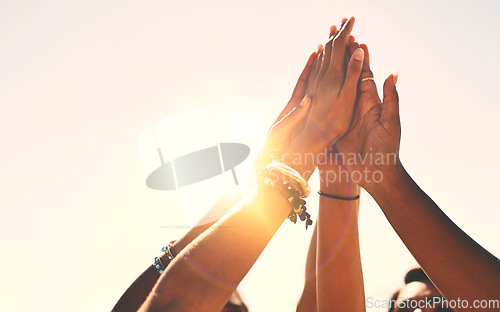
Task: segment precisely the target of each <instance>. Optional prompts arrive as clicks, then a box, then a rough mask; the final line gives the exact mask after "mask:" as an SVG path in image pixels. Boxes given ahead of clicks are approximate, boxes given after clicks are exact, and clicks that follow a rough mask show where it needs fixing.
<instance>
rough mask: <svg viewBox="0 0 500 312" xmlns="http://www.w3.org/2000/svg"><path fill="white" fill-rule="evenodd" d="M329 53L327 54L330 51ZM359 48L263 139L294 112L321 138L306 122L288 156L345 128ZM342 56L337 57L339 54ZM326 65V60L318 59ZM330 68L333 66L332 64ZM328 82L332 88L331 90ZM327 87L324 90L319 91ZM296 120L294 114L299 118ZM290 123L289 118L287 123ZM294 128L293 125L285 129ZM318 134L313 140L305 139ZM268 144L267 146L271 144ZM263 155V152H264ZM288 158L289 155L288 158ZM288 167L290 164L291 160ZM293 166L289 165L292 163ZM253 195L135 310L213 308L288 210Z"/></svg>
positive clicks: (261, 191) (261, 193)
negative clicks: (318, 125)
mask: <svg viewBox="0 0 500 312" xmlns="http://www.w3.org/2000/svg"><path fill="white" fill-rule="evenodd" d="M353 22H354V20H352V21H351V22H350V23H347V24H346V25H347V27H346V28H345V31H344V35H341V36H339V40H338V41H336V42H338V46H343V47H344V51H340V50H339V48H337V53H342V55H344V54H345V53H346V52H345V43H346V41H347V38H348V36H349V33H350V31H351V30H352V25H353ZM332 53H333V52H332ZM362 57H363V52H358V53H357V54H356V55H355V56H354V57H353V59H352V60H351V62H350V63H349V66H348V67H347V69H345V68H341V71H342V70H344V71H343V72H341V73H340V74H339V75H341V76H338V75H337V74H331V75H327V74H329V73H330V72H329V71H328V69H326V68H325V70H324V72H323V73H324V74H325V76H324V77H322V78H321V79H319V80H318V83H319V84H320V85H324V86H325V88H324V89H321V90H317V92H316V93H315V94H314V95H313V96H312V101H309V102H308V103H304V105H303V106H299V107H296V108H295V109H294V111H291V112H290V114H288V115H286V117H285V118H284V119H283V120H281V121H280V122H278V123H277V124H275V125H274V126H273V128H272V129H271V133H270V135H269V138H273V140H276V141H275V142H280V138H282V137H283V136H280V135H275V133H284V134H286V133H289V131H286V130H287V129H290V124H288V121H287V120H293V119H294V118H295V117H294V116H295V115H297V116H302V117H304V116H305V114H307V116H308V118H313V119H315V120H320V119H321V120H323V119H326V120H323V121H322V122H323V123H324V126H325V128H324V130H326V132H327V134H328V135H327V136H324V135H323V133H321V134H320V135H319V137H318V133H317V132H318V130H317V128H316V125H314V124H311V123H306V125H305V126H304V127H303V130H302V132H301V133H300V135H299V136H297V137H294V140H293V142H292V143H291V145H290V146H289V147H287V148H286V152H287V153H291V154H292V155H297V154H298V155H304V154H307V153H312V154H318V153H319V152H320V151H321V150H322V149H324V148H325V147H326V146H327V145H328V144H330V141H331V140H332V139H333V140H335V138H340V137H341V136H342V135H343V133H345V132H346V131H347V127H345V126H344V123H345V119H347V120H350V119H351V116H352V111H353V109H354V100H355V94H356V87H357V80H358V78H359V73H360V71H361V64H362ZM342 59H343V58H342ZM322 65H326V66H327V67H328V66H329V65H330V64H326V63H323V64H322ZM331 65H332V70H334V69H333V68H334V67H335V70H337V71H338V70H339V66H337V65H336V64H334V63H332V64H331ZM327 86H330V87H332V88H334V89H335V90H336V92H333V93H332V92H331V90H330V88H327ZM326 90H328V94H324V93H325V92H326ZM325 105H333V106H335V107H336V108H338V112H337V114H332V113H329V114H326V115H325V114H323V113H324V111H325V109H324V108H322V107H324V106H325ZM300 119H301V118H299V120H300ZM292 124H293V122H292ZM291 128H294V127H291ZM314 137H318V138H317V140H314V141H313V140H311V138H314ZM271 146H272V144H271ZM264 155H266V153H264ZM292 160H293V159H292ZM292 165H293V163H292ZM294 167H295V166H294ZM314 167H315V164H298V165H297V166H296V169H297V170H298V171H299V173H300V174H301V175H302V176H307V172H312V170H313V169H314ZM254 192H255V193H254V194H252V196H251V197H250V198H249V199H247V200H246V201H244V202H242V203H241V204H240V207H239V208H238V209H237V210H236V211H235V212H234V213H233V214H231V215H229V216H226V217H224V218H223V219H221V220H219V221H218V222H217V223H216V224H215V225H214V226H213V227H211V228H210V229H209V230H208V231H206V232H205V233H203V234H202V235H201V236H200V237H198V238H197V239H196V240H194V241H193V242H192V243H191V244H190V245H189V246H188V248H185V249H184V250H183V251H182V252H181V253H180V254H179V255H178V256H177V257H176V258H175V259H174V261H173V262H172V263H171V264H170V265H169V266H168V267H167V269H166V271H165V272H164V273H163V275H162V276H161V278H160V279H159V281H158V283H157V284H156V285H155V287H154V289H153V291H152V292H151V294H150V295H149V297H148V299H147V300H146V302H145V304H144V305H143V306H142V307H141V310H140V311H160V310H168V309H172V310H176V311H200V310H203V311H218V310H220V308H221V307H222V305H223V303H224V302H225V300H227V297H228V296H229V295H230V293H231V292H232V290H233V289H234V288H235V287H236V285H237V284H238V283H239V282H240V281H241V279H242V278H243V277H244V276H245V274H246V273H247V272H248V270H249V269H250V268H251V266H252V265H253V263H254V262H255V261H256V259H257V258H258V256H259V255H260V253H261V252H262V250H263V249H264V247H265V246H266V245H267V243H268V242H269V240H270V239H271V237H272V236H273V235H274V233H275V232H276V231H277V229H278V228H279V226H280V224H281V223H282V222H283V220H284V219H285V218H286V217H287V216H288V215H289V213H290V205H289V203H288V201H287V200H286V199H285V198H284V197H283V196H282V195H281V194H280V193H279V192H277V191H276V190H275V189H273V188H269V187H267V186H265V185H260V186H259V187H257V188H256V189H255V190H254Z"/></svg>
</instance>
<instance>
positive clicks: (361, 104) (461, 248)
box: [338, 45, 500, 311]
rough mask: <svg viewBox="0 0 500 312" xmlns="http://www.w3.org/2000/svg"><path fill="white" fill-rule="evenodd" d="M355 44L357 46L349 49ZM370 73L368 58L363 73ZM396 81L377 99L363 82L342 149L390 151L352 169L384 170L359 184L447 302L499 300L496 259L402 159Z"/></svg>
mask: <svg viewBox="0 0 500 312" xmlns="http://www.w3.org/2000/svg"><path fill="white" fill-rule="evenodd" d="M355 48H357V47H356V45H354V46H352V47H350V49H351V50H352V49H355ZM362 48H364V49H365V50H366V47H362ZM365 54H368V53H367V50H366V51H365ZM368 76H372V73H371V71H370V70H369V66H368V64H367V62H365V66H364V68H363V72H362V74H361V77H362V78H363V77H368ZM396 81H397V76H396V75H390V76H389V77H388V78H387V79H386V80H385V83H384V87H383V90H384V96H383V100H382V101H380V99H378V95H377V93H376V87H375V82H373V81H365V82H363V83H361V86H360V88H359V90H360V95H359V99H358V105H357V107H356V111H355V113H354V119H353V126H351V130H350V131H349V133H348V134H347V135H346V137H345V138H346V139H348V140H347V141H345V145H343V144H342V145H340V146H339V147H338V149H339V150H350V151H356V153H358V154H359V155H360V159H362V158H365V157H369V156H370V154H372V155H377V153H378V154H382V155H385V156H387V155H390V159H391V160H392V161H388V162H387V161H386V162H384V163H377V162H371V161H367V162H365V163H362V162H361V161H359V162H357V163H356V164H354V165H349V166H348V168H349V171H350V172H351V173H353V172H355V171H367V172H371V173H373V172H380V174H381V176H382V177H383V179H382V180H381V181H379V182H374V181H373V180H372V181H370V180H368V179H365V178H364V177H363V176H361V179H360V180H359V184H360V185H361V186H362V187H363V188H365V189H366V190H367V191H368V192H369V193H370V195H371V196H372V197H373V198H374V199H375V200H376V201H377V203H378V204H379V206H380V208H381V209H382V211H383V213H384V214H385V216H386V217H387V219H388V221H389V222H390V223H391V225H392V227H393V228H394V230H395V231H396V233H397V234H398V235H399V237H400V238H401V240H402V241H403V243H404V244H405V245H406V247H407V248H408V249H409V251H410V252H411V253H412V255H413V256H414V257H415V259H416V260H417V261H418V263H419V264H420V266H421V267H422V268H423V269H424V271H425V272H426V274H427V275H428V276H429V278H430V279H431V280H432V282H433V284H434V285H436V287H437V289H439V291H440V292H441V293H442V294H443V295H444V297H445V298H446V299H447V300H456V299H458V298H461V299H462V300H468V301H469V302H472V301H474V300H475V299H493V300H494V299H498V294H499V293H500V264H499V261H498V259H497V258H495V257H494V256H493V255H491V254H490V253H489V252H488V251H486V250H485V249H484V248H482V247H481V246H480V245H479V244H477V243H476V242H475V241H474V240H473V239H472V238H470V237H469V236H468V235H467V234H466V233H464V232H463V231H462V230H461V229H460V228H459V227H458V226H457V225H455V224H454V223H453V221H451V220H450V219H449V218H448V217H447V216H446V214H445V213H444V212H443V211H442V210H441V209H440V208H439V207H438V206H437V205H436V203H434V202H433V201H432V199H431V198H430V197H429V196H427V194H425V193H424V191H423V190H421V189H420V188H419V186H418V185H417V184H416V183H415V181H413V179H412V178H411V177H410V175H409V174H408V173H407V172H406V170H405V169H404V167H403V165H402V163H401V160H400V158H399V141H400V137H401V126H400V119H399V98H398V94H397V91H396V85H395V83H396ZM341 143H344V141H343V140H342V141H341ZM367 159H369V158H367ZM465 281H466V282H465ZM494 310H495V309H483V311H494ZM457 311H461V310H460V309H457ZM463 311H466V309H464V310H463Z"/></svg>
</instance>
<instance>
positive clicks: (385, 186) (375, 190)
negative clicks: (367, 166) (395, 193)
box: [363, 162, 411, 197]
mask: <svg viewBox="0 0 500 312" xmlns="http://www.w3.org/2000/svg"><path fill="white" fill-rule="evenodd" d="M382 177H383V178H382V180H381V181H380V182H377V183H369V184H367V185H364V186H363V188H364V189H365V190H366V191H367V192H368V193H370V195H372V196H374V197H375V196H376V195H378V194H380V193H385V192H390V191H391V189H397V188H398V185H401V183H404V182H405V180H407V179H408V178H410V176H409V175H408V172H406V169H405V168H404V167H403V165H402V164H401V162H398V163H397V164H396V165H395V166H393V167H391V168H387V170H384V171H383V175H382ZM410 179H411V178H410Z"/></svg>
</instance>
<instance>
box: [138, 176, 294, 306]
mask: <svg viewBox="0 0 500 312" xmlns="http://www.w3.org/2000/svg"><path fill="white" fill-rule="evenodd" d="M290 209H291V206H290V205H289V203H288V202H287V201H286V200H285V198H284V197H283V196H282V195H281V194H279V192H277V191H275V190H274V189H271V188H269V187H266V186H262V187H260V188H258V191H257V193H256V195H255V197H254V198H253V199H252V200H251V201H250V202H249V203H248V204H245V205H243V206H242V207H241V209H239V210H238V211H236V212H235V213H233V214H231V215H230V216H227V217H224V218H223V219H221V220H220V221H219V222H218V223H217V224H216V225H214V226H213V227H212V228H211V229H210V230H208V231H207V232H205V233H203V234H202V235H201V236H200V237H198V238H197V239H196V240H195V241H193V243H192V244H191V245H190V247H189V248H187V249H184V250H183V251H182V252H181V253H180V254H179V255H178V256H177V257H176V258H175V259H174V261H173V262H172V263H171V264H170V265H169V266H168V267H167V269H166V271H165V272H164V274H163V275H162V277H161V278H160V280H159V281H158V283H157V285H156V286H155V288H154V289H153V291H152V293H151V294H150V296H149V297H148V299H147V300H146V302H145V304H144V306H143V307H142V308H141V311H159V310H169V309H173V310H175V311H220V310H221V309H222V307H223V306H224V304H225V302H226V301H227V299H228V298H229V296H230V295H231V293H232V292H233V291H234V289H235V288H236V286H237V285H238V284H239V282H240V281H241V280H242V279H243V277H244V276H245V275H246V273H247V272H248V271H249V270H250V268H251V267H252V265H253V264H254V262H255V261H256V260H257V258H258V257H259V255H260V253H261V252H262V251H263V249H264V248H265V246H266V245H267V244H268V242H269V241H270V239H271V238H272V236H273V235H274V234H275V232H276V231H277V230H278V228H279V226H280V225H281V223H282V222H283V220H285V218H286V217H287V216H288V214H289V213H290Z"/></svg>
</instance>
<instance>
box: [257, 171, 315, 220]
mask: <svg viewBox="0 0 500 312" xmlns="http://www.w3.org/2000/svg"><path fill="white" fill-rule="evenodd" d="M259 176H260V177H261V180H262V183H264V184H265V185H267V186H270V187H272V188H275V189H276V190H278V191H279V192H280V194H281V195H282V196H283V197H285V198H286V200H287V201H288V202H289V203H290V205H292V211H291V212H290V214H289V215H288V219H290V221H292V222H293V223H297V216H299V218H300V220H301V221H305V223H306V230H307V228H308V226H309V225H311V224H312V220H311V215H310V214H309V213H307V212H306V209H307V208H306V201H305V200H304V199H302V198H300V196H301V193H300V192H299V191H298V190H297V189H296V188H294V187H293V186H292V185H291V184H290V183H289V182H287V181H278V182H275V181H273V179H272V178H271V176H273V177H274V176H275V175H274V173H273V168H268V167H266V168H264V170H262V171H261V172H260V173H259Z"/></svg>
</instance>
